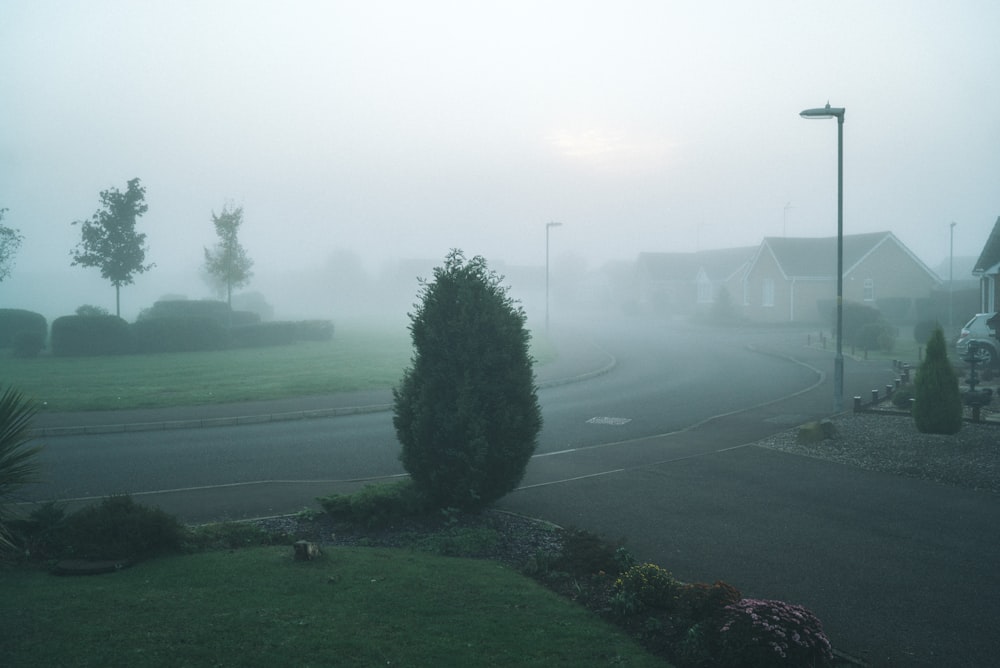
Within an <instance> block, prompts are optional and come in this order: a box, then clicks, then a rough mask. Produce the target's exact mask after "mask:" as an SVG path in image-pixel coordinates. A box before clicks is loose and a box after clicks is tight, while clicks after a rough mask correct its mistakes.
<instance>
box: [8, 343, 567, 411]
mask: <svg viewBox="0 0 1000 668" xmlns="http://www.w3.org/2000/svg"><path fill="white" fill-rule="evenodd" d="M532 354H533V355H534V356H535V357H536V358H537V359H539V361H540V362H541V361H543V360H544V359H551V358H552V357H553V356H554V353H553V352H552V348H551V346H550V345H548V344H547V342H545V341H533V346H532ZM0 355H2V357H0V383H2V384H3V385H13V386H14V387H16V388H17V389H18V390H20V391H21V392H22V393H23V394H25V395H26V396H28V397H31V398H32V399H34V400H35V401H37V402H38V404H39V405H40V406H41V408H42V410H47V411H92V410H118V409H128V408H156V407H163V406H189V405H198V404H215V403H232V402H239V401H253V400H265V399H283V398H288V397H298V396H309V395H317V394H331V393H338V392H352V391H356V390H371V389H383V388H389V387H392V386H394V385H395V384H396V383H398V382H399V379H400V378H401V376H402V373H403V370H404V369H405V368H406V367H407V366H408V365H409V363H410V358H411V356H412V345H411V342H410V335H409V331H408V330H407V329H406V327H405V325H399V326H396V327H389V326H385V325H376V324H369V323H345V324H340V323H338V324H337V330H336V333H335V335H334V338H333V340H332V341H326V342H303V343H297V344H294V345H290V346H273V347H267V348H244V349H237V350H223V351H213V352H197V353H160V354H152V355H119V356H109V357H52V356H48V355H43V356H40V357H37V358H34V359H19V358H15V357H11V356H10V355H9V351H0Z"/></svg>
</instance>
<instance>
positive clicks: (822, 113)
mask: <svg viewBox="0 0 1000 668" xmlns="http://www.w3.org/2000/svg"><path fill="white" fill-rule="evenodd" d="M799 116H801V117H802V118H836V119H838V120H840V121H841V122H843V121H844V108H843V107H831V106H830V103H829V102H827V103H826V106H825V107H820V108H818V109H806V110H804V111H801V112H799Z"/></svg>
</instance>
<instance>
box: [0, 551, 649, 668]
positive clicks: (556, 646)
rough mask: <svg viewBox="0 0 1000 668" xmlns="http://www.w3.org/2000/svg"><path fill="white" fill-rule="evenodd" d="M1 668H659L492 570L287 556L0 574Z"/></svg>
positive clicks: (425, 561) (451, 562) (562, 605)
mask: <svg viewBox="0 0 1000 668" xmlns="http://www.w3.org/2000/svg"><path fill="white" fill-rule="evenodd" d="M0 590H2V591H3V592H4V596H3V597H2V598H0V619H3V620H4V629H3V633H2V634H0V665H4V666H11V667H13V666H64V667H74V666H101V667H105V666H170V667H174V666H267V667H268V668H270V667H271V666H332V665H337V666H375V665H379V666H386V665H392V666H606V665H612V664H613V665H619V666H663V665H664V664H663V662H662V660H659V659H657V658H656V657H654V656H652V655H650V654H648V653H647V652H646V651H645V650H643V649H642V648H641V647H640V646H639V645H638V644H636V643H635V642H634V641H633V640H631V639H630V638H629V637H627V636H626V635H625V634H624V633H622V632H620V631H618V630H617V629H615V628H614V627H612V626H610V625H608V624H606V623H604V622H602V621H601V620H599V619H598V618H597V617H596V616H594V615H592V614H591V613H589V612H587V611H586V609H584V608H583V607H582V606H578V605H576V604H574V603H572V602H570V601H569V600H567V599H565V598H562V597H560V596H558V595H557V594H555V593H553V592H551V591H549V590H547V589H545V588H544V587H542V586H541V585H538V584H536V583H534V582H533V581H531V580H529V579H528V578H525V577H523V576H521V575H519V574H517V573H515V572H513V571H511V570H509V569H507V568H504V567H502V566H500V565H499V564H497V563H496V562H491V561H479V560H468V559H451V558H446V557H439V556H433V555H428V554H423V553H419V552H412V551H408V550H398V549H396V550H392V549H378V548H330V549H328V550H327V552H326V553H325V554H324V555H323V557H321V559H319V560H318V561H314V562H297V561H294V560H293V558H292V551H291V548H289V547H287V546H286V547H263V548H251V549H243V550H235V551H217V552H205V553H198V554H194V555H186V556H176V557H164V558H160V559H156V560H154V561H149V562H144V563H142V564H139V565H137V566H135V567H133V568H130V569H126V570H123V571H119V572H117V573H114V574H109V575H101V576H90V577H75V578H74V577H64V578H58V577H54V576H51V575H48V574H46V573H44V572H41V571H35V570H26V569H24V568H18V569H5V570H0Z"/></svg>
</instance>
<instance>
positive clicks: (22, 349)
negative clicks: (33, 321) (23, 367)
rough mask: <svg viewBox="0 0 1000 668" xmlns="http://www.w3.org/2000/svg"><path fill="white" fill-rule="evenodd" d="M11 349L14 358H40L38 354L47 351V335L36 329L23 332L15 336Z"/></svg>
mask: <svg viewBox="0 0 1000 668" xmlns="http://www.w3.org/2000/svg"><path fill="white" fill-rule="evenodd" d="M11 349H12V351H13V353H14V357H25V358H30V357H38V353H40V352H42V350H44V349H45V334H44V333H42V332H39V331H38V330H35V329H32V330H21V331H20V332H17V333H16V334H14V341H13V345H12V346H11Z"/></svg>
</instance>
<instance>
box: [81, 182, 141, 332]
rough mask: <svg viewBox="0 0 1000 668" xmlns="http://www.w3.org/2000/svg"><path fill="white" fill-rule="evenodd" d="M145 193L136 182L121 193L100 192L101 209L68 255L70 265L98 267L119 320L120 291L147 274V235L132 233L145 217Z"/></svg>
mask: <svg viewBox="0 0 1000 668" xmlns="http://www.w3.org/2000/svg"><path fill="white" fill-rule="evenodd" d="M148 208H149V207H148V206H147V205H146V189H145V188H143V187H142V185H141V184H140V183H139V179H137V178H136V179H132V180H130V181H129V182H128V189H127V190H126V191H125V192H124V193H123V192H120V191H119V190H118V189H117V188H109V189H107V190H102V191H101V209H99V210H98V211H97V213H95V214H94V215H93V216H92V217H91V218H90V220H85V221H79V220H78V221H74V222H73V224H74V225H80V233H81V239H80V243H79V244H77V247H76V248H75V249H74V250H72V251H70V256H71V257H72V258H73V263H72V264H73V265H74V266H76V265H80V266H83V267H100V269H101V276H103V277H104V278H106V279H107V280H109V281H110V282H111V285H113V286H115V314H116V315H118V316H121V287H122V286H123V285H131V284H132V277H133V276H134V275H135V274H141V273H144V272H146V271H148V270H150V269H151V268H152V267H153V266H154V265H153V264H144V263H145V261H146V247H145V243H146V235H145V234H141V233H137V232H136V231H135V222H136V219H137V218H138V217H139V216H141V215H142V214H144V213H146V210H147V209H148Z"/></svg>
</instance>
